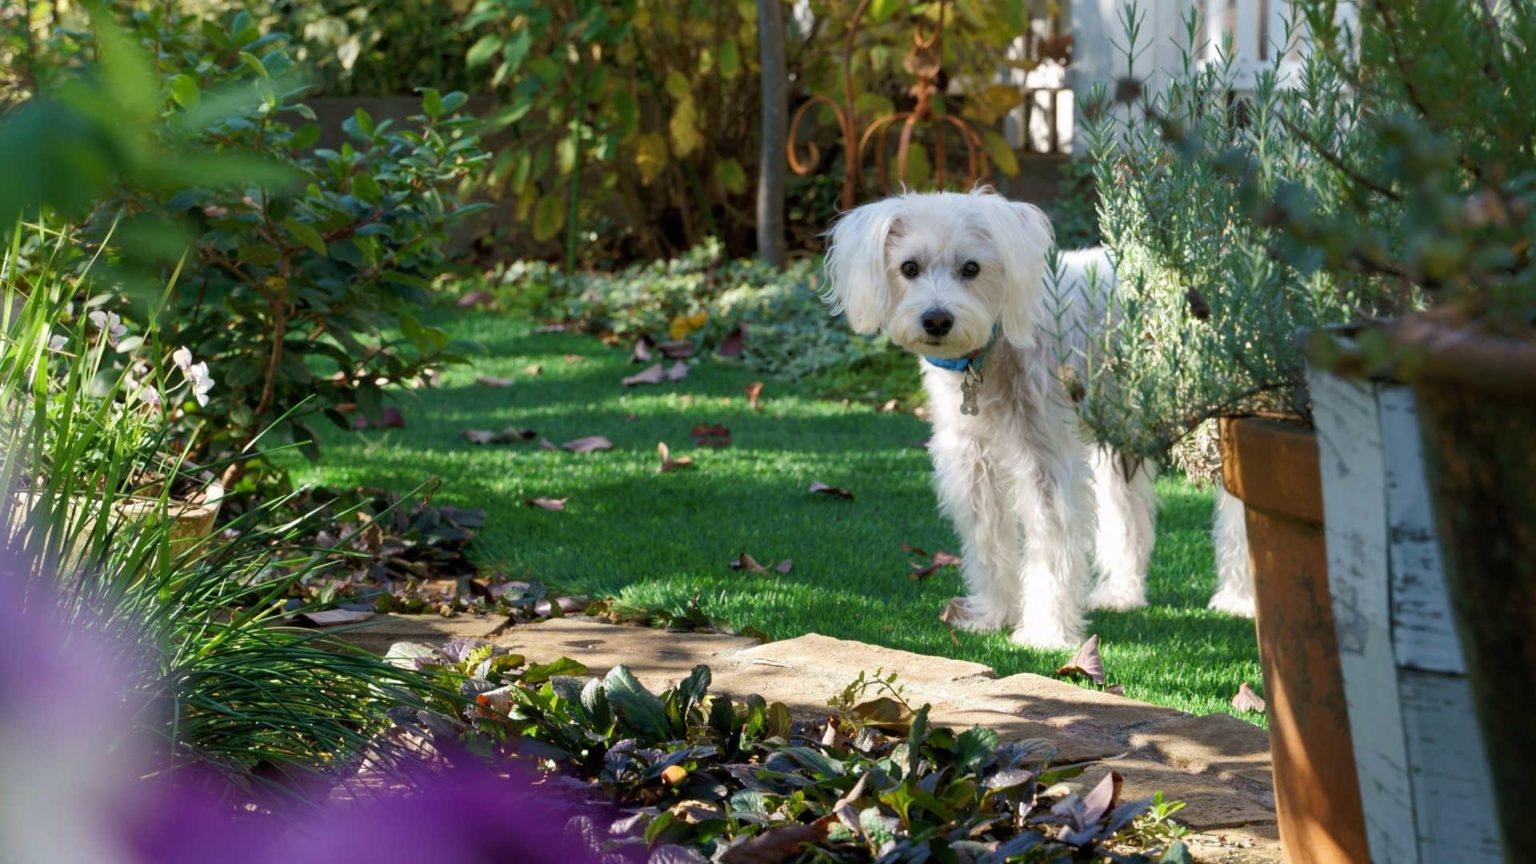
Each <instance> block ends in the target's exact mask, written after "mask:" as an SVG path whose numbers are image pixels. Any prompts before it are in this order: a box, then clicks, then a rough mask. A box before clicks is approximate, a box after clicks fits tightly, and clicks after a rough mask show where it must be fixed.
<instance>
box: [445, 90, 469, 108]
mask: <svg viewBox="0 0 1536 864" xmlns="http://www.w3.org/2000/svg"><path fill="white" fill-rule="evenodd" d="M467 104H469V94H468V93H465V92H464V91H463V90H455V91H453V92H452V93H449V94H448V95H446V96H444V97H443V113H445V114H452V113H453V112H455V111H457V110H459V109H460V108H463V107H464V106H465V105H467Z"/></svg>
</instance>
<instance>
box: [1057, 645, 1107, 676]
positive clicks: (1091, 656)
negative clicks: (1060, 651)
mask: <svg viewBox="0 0 1536 864" xmlns="http://www.w3.org/2000/svg"><path fill="white" fill-rule="evenodd" d="M1056 674H1057V675H1081V676H1083V677H1084V678H1087V679H1089V680H1091V681H1092V682H1093V683H1095V684H1098V685H1100V686H1103V684H1104V659H1103V658H1102V657H1100V656H1099V635H1098V634H1097V633H1095V634H1094V635H1092V636H1089V637H1088V641H1087V642H1084V643H1083V645H1082V647H1081V648H1078V649H1077V653H1076V654H1073V655H1072V659H1071V660H1068V661H1067V662H1066V664H1065V665H1063V666H1062V667H1061V668H1060V669H1057V670H1056Z"/></svg>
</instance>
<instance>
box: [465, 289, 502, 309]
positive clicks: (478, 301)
mask: <svg viewBox="0 0 1536 864" xmlns="http://www.w3.org/2000/svg"><path fill="white" fill-rule="evenodd" d="M455 305H457V306H458V307H459V308H460V309H489V308H491V307H492V306H495V305H496V295H494V294H492V293H491V292H489V291H470V292H469V293H467V294H465V295H464V296H463V297H460V298H459V300H458V303H457V304H455Z"/></svg>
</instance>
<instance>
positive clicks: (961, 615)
mask: <svg viewBox="0 0 1536 864" xmlns="http://www.w3.org/2000/svg"><path fill="white" fill-rule="evenodd" d="M969 617H970V616H969V615H967V614H965V598H964V597H951V598H949V602H948V603H945V604H944V608H943V609H942V610H940V611H939V622H940V623H942V624H945V625H947V626H950V627H958V626H959V625H961V624H962V623H964V622H965V619H967V618H969Z"/></svg>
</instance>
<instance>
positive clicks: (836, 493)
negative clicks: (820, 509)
mask: <svg viewBox="0 0 1536 864" xmlns="http://www.w3.org/2000/svg"><path fill="white" fill-rule="evenodd" d="M809 491H810V492H812V493H813V494H817V495H825V496H827V497H828V498H842V499H843V500H845V501H852V500H853V493H852V492H849V491H848V490H847V489H844V488H843V487H841V486H828V485H827V484H825V483H823V482H821V481H820V480H817V481H816V482H815V483H812V484H811V488H810V490H809Z"/></svg>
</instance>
